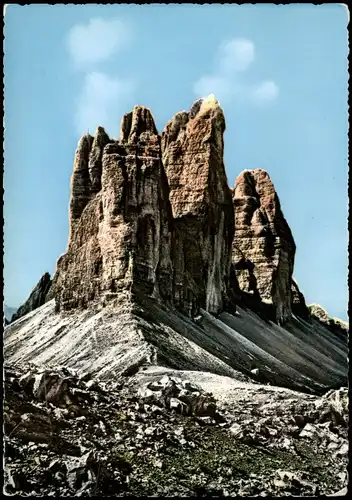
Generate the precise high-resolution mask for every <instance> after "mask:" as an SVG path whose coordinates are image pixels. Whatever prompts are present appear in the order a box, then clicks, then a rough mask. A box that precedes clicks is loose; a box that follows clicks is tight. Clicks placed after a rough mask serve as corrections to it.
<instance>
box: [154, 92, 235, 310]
mask: <svg viewBox="0 0 352 500" xmlns="http://www.w3.org/2000/svg"><path fill="white" fill-rule="evenodd" d="M224 130H225V120H224V115H223V112H222V109H221V108H220V106H219V104H218V102H217V101H216V100H215V98H214V97H213V96H210V97H209V98H207V99H205V100H199V101H197V102H196V103H194V105H193V106H192V108H191V110H190V111H189V112H188V113H187V112H181V113H177V114H176V115H175V116H174V117H173V119H172V120H171V121H170V122H169V123H168V124H167V125H166V127H165V130H164V132H163V134H162V141H161V143H162V158H163V164H164V167H165V171H166V174H167V177H168V181H169V186H170V202H171V206H172V212H173V217H174V228H175V252H174V267H175V271H174V294H175V304H176V305H177V306H178V307H179V308H180V309H181V310H183V311H184V312H186V313H187V314H192V313H193V314H194V313H196V311H197V310H198V309H199V307H202V308H205V309H206V310H207V311H209V312H211V313H215V314H217V313H219V312H220V311H221V310H223V308H224V307H225V306H226V302H227V299H228V279H229V273H230V262H231V244H232V239H233V230H234V229H233V228H234V214H233V204H232V200H231V192H230V189H229V187H228V184H227V178H226V173H225V168H224V163H223V149H224V143H223V133H224Z"/></svg>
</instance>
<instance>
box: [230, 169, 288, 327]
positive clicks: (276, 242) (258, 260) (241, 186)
mask: <svg viewBox="0 0 352 500" xmlns="http://www.w3.org/2000/svg"><path fill="white" fill-rule="evenodd" d="M233 203H234V206H235V237H234V242H233V254H232V263H233V266H234V268H235V272H236V277H237V281H238V285H239V288H240V289H241V290H242V291H243V292H246V293H248V294H252V295H253V296H257V297H258V298H260V300H261V301H262V302H264V303H268V304H272V305H273V306H274V309H275V316H276V320H277V321H279V322H284V321H286V320H288V319H289V318H290V317H291V312H292V305H291V304H292V295H291V286H292V272H293V265H294V256H295V249H296V247H295V243H294V240H293V237H292V234H291V230H290V228H289V226H288V224H287V222H286V220H285V218H284V216H283V213H282V211H281V207H280V201H279V198H278V196H277V194H276V191H275V188H274V186H273V183H272V181H271V179H270V177H269V175H268V174H267V173H266V172H265V171H264V170H261V169H256V170H246V171H244V172H242V173H241V174H240V175H239V177H238V178H237V180H236V183H235V188H234V190H233Z"/></svg>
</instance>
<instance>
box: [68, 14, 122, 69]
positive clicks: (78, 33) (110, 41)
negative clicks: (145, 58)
mask: <svg viewBox="0 0 352 500" xmlns="http://www.w3.org/2000/svg"><path fill="white" fill-rule="evenodd" d="M129 40H130V29H129V27H128V26H127V25H126V24H125V23H124V22H122V21H121V20H120V19H110V20H104V19H101V18H94V19H91V20H90V21H89V22H88V23H87V24H76V25H75V26H73V27H72V28H71V30H70V31H69V34H68V37H67V48H68V51H69V53H70V55H71V57H72V59H73V62H74V64H75V66H76V67H77V68H78V69H84V68H87V67H89V66H91V65H93V64H96V63H99V62H101V61H105V60H107V59H108V58H109V57H111V56H112V55H113V54H114V53H115V52H117V51H118V50H120V49H121V48H122V47H124V46H125V45H126V43H127V42H128V41H129Z"/></svg>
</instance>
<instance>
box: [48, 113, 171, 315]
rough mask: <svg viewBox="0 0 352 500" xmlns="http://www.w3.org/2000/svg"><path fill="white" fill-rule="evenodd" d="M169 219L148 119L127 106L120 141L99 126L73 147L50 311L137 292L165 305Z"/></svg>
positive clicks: (156, 144) (148, 115)
mask: <svg viewBox="0 0 352 500" xmlns="http://www.w3.org/2000/svg"><path fill="white" fill-rule="evenodd" d="M171 245H172V214H171V206H170V203H169V200H168V185H167V179H166V176H165V172H164V170H163V166H162V162H161V149H160V138H159V137H158V135H157V132H156V128H155V124H154V120H153V117H152V115H151V113H150V111H149V110H148V109H146V108H144V107H139V106H135V108H134V109H133V111H132V112H131V113H129V114H127V115H125V116H124V118H123V120H122V124H121V137H120V141H113V140H111V139H109V137H108V136H107V134H106V133H105V131H104V130H103V129H102V128H101V127H99V128H98V129H97V132H96V135H95V137H94V138H91V137H89V136H88V137H87V136H85V137H83V138H82V139H81V140H80V142H79V145H78V148H77V151H76V157H75V163H74V169H73V175H72V183H71V201H70V237H69V244H68V249H67V252H66V253H65V254H64V255H63V256H61V257H60V259H59V260H58V263H57V271H56V275H55V279H54V291H55V298H56V304H57V308H58V309H60V308H63V309H70V308H72V307H80V306H86V305H87V304H88V302H89V301H93V300H99V301H100V302H102V303H104V302H105V301H106V300H108V299H111V298H114V297H117V295H118V293H119V291H121V290H128V291H130V292H132V293H134V292H138V291H144V292H146V293H147V294H148V295H152V296H154V297H156V298H159V297H160V298H161V297H162V298H163V299H166V300H171V299H172V289H170V282H172V262H171Z"/></svg>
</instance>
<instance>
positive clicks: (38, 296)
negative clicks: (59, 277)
mask: <svg viewBox="0 0 352 500" xmlns="http://www.w3.org/2000/svg"><path fill="white" fill-rule="evenodd" d="M51 284H52V281H51V278H50V274H49V273H45V274H43V276H42V277H41V278H40V280H39V281H38V283H37V284H36V286H35V287H34V288H33V290H32V292H31V294H30V296H29V297H28V299H27V300H26V302H25V303H24V304H23V305H22V306H21V307H19V308H18V310H17V312H15V314H13V316H12V318H11V322H12V321H16V320H17V319H19V318H21V317H22V316H25V315H26V314H28V313H29V312H31V311H34V309H37V308H38V307H40V306H42V305H43V304H44V303H45V302H46V300H47V298H48V295H49V292H50V288H51Z"/></svg>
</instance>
